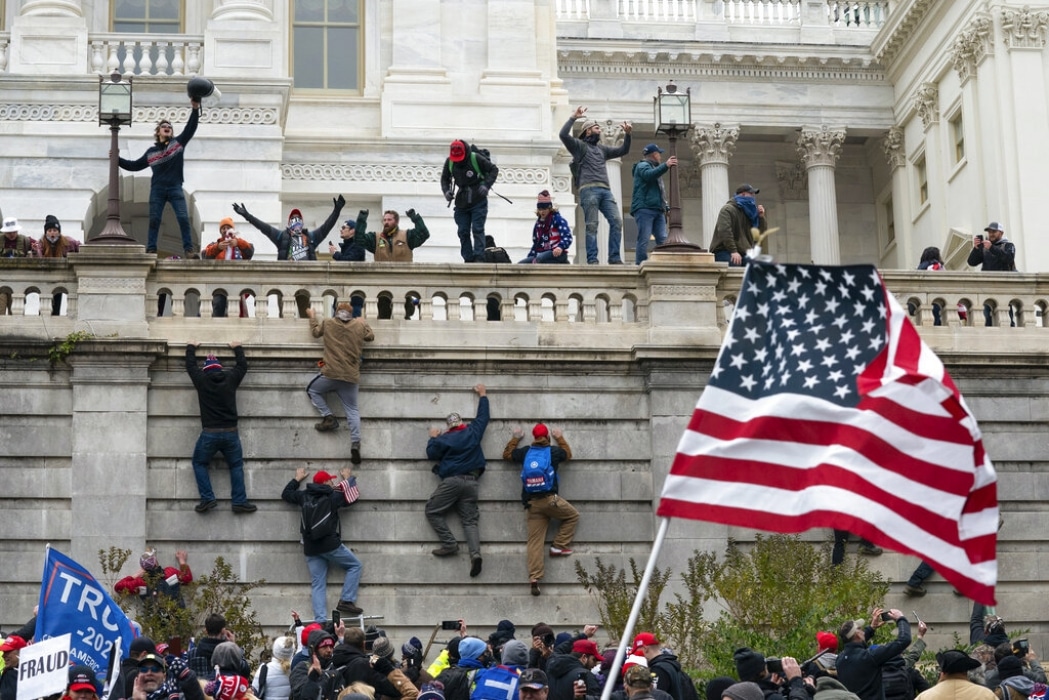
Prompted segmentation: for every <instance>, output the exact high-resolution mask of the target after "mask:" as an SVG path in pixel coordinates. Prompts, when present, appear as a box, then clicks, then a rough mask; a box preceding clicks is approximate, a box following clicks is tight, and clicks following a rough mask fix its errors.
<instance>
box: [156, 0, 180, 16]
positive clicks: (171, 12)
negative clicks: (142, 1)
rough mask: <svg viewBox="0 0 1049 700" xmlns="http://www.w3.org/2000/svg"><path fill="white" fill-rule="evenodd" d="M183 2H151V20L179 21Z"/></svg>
mask: <svg viewBox="0 0 1049 700" xmlns="http://www.w3.org/2000/svg"><path fill="white" fill-rule="evenodd" d="M181 5H182V0H150V2H149V18H150V19H173V20H177V19H179V10H180V8H181Z"/></svg>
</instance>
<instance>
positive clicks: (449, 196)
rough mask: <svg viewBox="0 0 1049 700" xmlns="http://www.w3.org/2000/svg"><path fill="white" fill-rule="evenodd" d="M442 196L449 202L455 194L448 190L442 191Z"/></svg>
mask: <svg viewBox="0 0 1049 700" xmlns="http://www.w3.org/2000/svg"><path fill="white" fill-rule="evenodd" d="M444 198H445V199H446V200H447V201H449V202H450V201H452V200H453V199H455V195H454V194H452V191H451V190H448V191H447V192H445V193H444Z"/></svg>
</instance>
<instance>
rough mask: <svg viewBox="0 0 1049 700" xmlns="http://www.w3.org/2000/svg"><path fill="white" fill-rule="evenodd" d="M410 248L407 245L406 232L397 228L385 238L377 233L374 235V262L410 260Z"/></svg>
mask: <svg viewBox="0 0 1049 700" xmlns="http://www.w3.org/2000/svg"><path fill="white" fill-rule="evenodd" d="M411 261H412V249H411V248H410V247H409V246H408V232H407V231H405V230H404V229H397V230H396V231H394V232H393V235H392V236H390V237H389V238H387V237H386V236H384V235H383V234H381V233H379V234H376V236H375V262H411Z"/></svg>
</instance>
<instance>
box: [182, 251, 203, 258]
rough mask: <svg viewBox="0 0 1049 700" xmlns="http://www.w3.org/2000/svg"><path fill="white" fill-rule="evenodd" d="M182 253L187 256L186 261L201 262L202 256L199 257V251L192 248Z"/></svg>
mask: <svg viewBox="0 0 1049 700" xmlns="http://www.w3.org/2000/svg"><path fill="white" fill-rule="evenodd" d="M182 253H183V254H184V255H185V257H186V260H200V256H199V255H197V251H195V250H193V249H192V248H186V249H185V250H184V251H182Z"/></svg>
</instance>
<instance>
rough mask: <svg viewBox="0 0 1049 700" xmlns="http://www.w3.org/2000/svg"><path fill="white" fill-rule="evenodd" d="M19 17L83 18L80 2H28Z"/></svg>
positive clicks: (58, 0)
mask: <svg viewBox="0 0 1049 700" xmlns="http://www.w3.org/2000/svg"><path fill="white" fill-rule="evenodd" d="M18 14H19V16H21V17H83V16H84V8H83V3H82V1H81V0H29V1H28V2H25V3H23V4H22V7H21V9H20V10H19V12H18Z"/></svg>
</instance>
